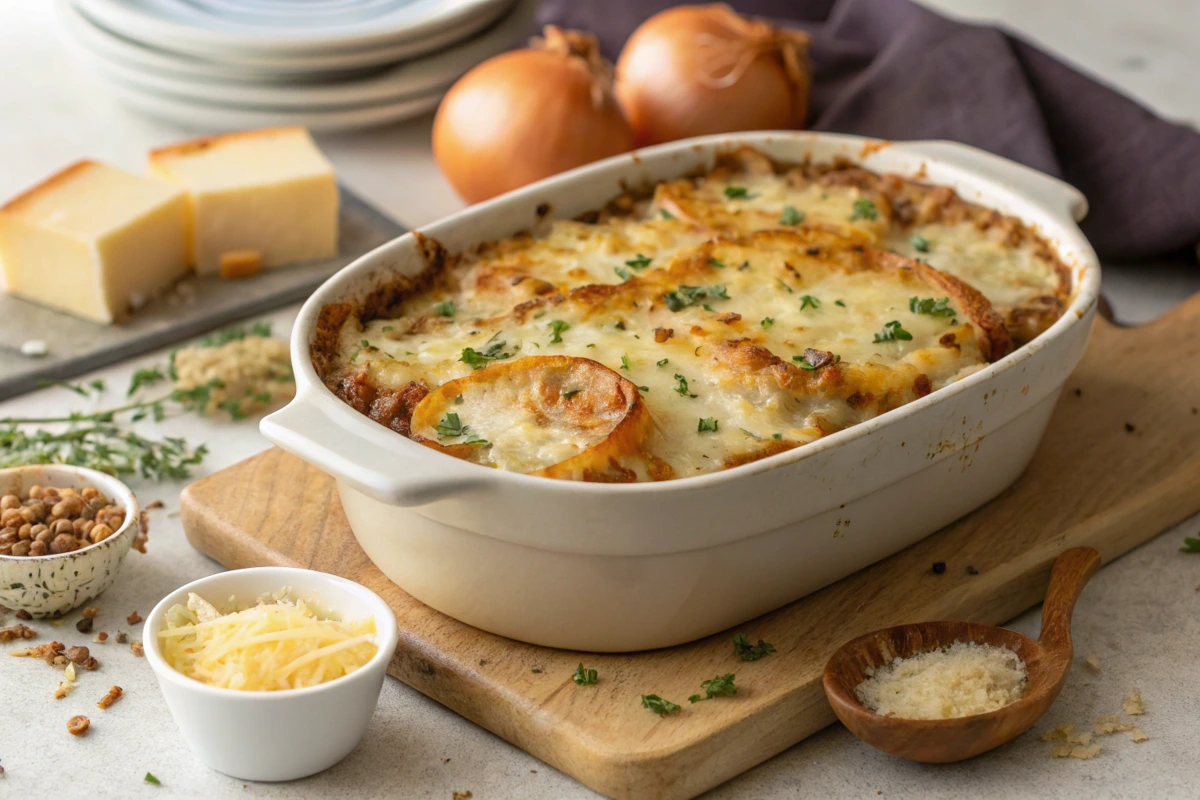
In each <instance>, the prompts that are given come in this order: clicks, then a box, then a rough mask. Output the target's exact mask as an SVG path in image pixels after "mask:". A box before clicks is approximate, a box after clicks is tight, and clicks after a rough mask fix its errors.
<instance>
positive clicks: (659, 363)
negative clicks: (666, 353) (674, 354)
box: [658, 358, 669, 367]
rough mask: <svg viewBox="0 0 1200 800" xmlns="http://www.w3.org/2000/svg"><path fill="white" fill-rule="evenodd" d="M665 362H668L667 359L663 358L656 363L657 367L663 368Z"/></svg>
mask: <svg viewBox="0 0 1200 800" xmlns="http://www.w3.org/2000/svg"><path fill="white" fill-rule="evenodd" d="M667 361H669V359H666V358H664V359H663V360H662V361H659V362H658V366H660V367H665V366H666V365H667Z"/></svg>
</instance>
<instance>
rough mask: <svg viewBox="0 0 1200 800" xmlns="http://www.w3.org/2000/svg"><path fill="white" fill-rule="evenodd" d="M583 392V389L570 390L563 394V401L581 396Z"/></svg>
mask: <svg viewBox="0 0 1200 800" xmlns="http://www.w3.org/2000/svg"><path fill="white" fill-rule="evenodd" d="M582 391H583V389H568V390H567V391H565V392H563V393H562V396H563V400H570V399H571V398H572V397H574V396H575V395H577V394H579V393H580V392H582Z"/></svg>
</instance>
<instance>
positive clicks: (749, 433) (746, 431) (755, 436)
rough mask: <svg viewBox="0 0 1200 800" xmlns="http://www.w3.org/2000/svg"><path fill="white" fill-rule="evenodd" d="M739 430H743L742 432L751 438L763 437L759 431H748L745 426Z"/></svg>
mask: <svg viewBox="0 0 1200 800" xmlns="http://www.w3.org/2000/svg"><path fill="white" fill-rule="evenodd" d="M738 430H739V431H741V432H742V433H744V434H746V435H747V436H749V437H750V438H751V439H761V438H762V437H761V436H759V435H758V434H757V433H754V432H752V431H748V430H746V429H745V428H738Z"/></svg>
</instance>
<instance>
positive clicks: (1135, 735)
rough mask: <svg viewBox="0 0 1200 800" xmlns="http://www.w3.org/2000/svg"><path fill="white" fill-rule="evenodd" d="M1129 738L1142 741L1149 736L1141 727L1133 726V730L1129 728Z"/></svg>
mask: <svg viewBox="0 0 1200 800" xmlns="http://www.w3.org/2000/svg"><path fill="white" fill-rule="evenodd" d="M1129 738H1130V739H1132V740H1133V741H1135V742H1144V741H1146V740H1147V739H1149V738H1150V737H1149V736H1147V735H1146V734H1145V733H1144V732H1142V729H1141V728H1137V727H1135V728H1134V729H1133V730H1131V731H1130V732H1129Z"/></svg>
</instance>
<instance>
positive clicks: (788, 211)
mask: <svg viewBox="0 0 1200 800" xmlns="http://www.w3.org/2000/svg"><path fill="white" fill-rule="evenodd" d="M804 217H805V213H804V212H803V211H797V210H796V207H795V206H784V207H783V216H781V217H780V218H779V224H780V225H799V224H800V223H801V222H804Z"/></svg>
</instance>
